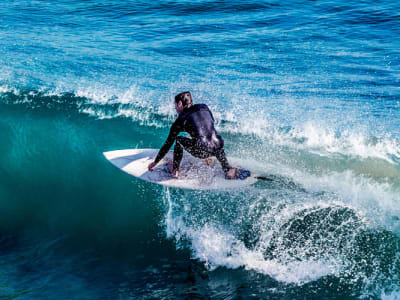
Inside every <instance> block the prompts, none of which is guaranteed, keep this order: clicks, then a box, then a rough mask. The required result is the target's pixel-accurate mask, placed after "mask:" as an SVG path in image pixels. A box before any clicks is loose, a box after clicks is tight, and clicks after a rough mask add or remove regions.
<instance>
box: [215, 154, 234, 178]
mask: <svg viewBox="0 0 400 300" xmlns="http://www.w3.org/2000/svg"><path fill="white" fill-rule="evenodd" d="M215 157H216V158H217V159H218V161H219V162H220V163H221V166H222V170H224V173H226V172H228V171H229V170H230V169H231V168H232V167H231V166H230V164H229V163H228V159H227V158H226V155H225V151H224V148H221V149H219V150H217V151H216V152H215Z"/></svg>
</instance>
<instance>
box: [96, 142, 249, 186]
mask: <svg viewBox="0 0 400 300" xmlns="http://www.w3.org/2000/svg"><path fill="white" fill-rule="evenodd" d="M157 153H158V149H126V150H116V151H109V152H104V153H103V154H104V156H105V157H106V158H107V159H108V160H109V161H110V162H111V163H112V164H113V165H114V166H116V167H117V168H119V169H121V170H123V171H124V172H126V173H128V174H130V175H133V176H135V177H137V178H140V179H142V180H145V181H149V182H153V183H157V184H161V185H164V186H169V187H176V188H182V189H192V190H212V189H230V188H238V187H243V186H247V185H250V184H253V183H255V182H256V181H257V179H255V178H253V177H248V178H246V179H244V180H228V179H225V175H224V172H223V171H222V168H221V165H220V163H219V162H218V161H217V160H216V159H215V158H213V162H212V163H211V164H210V165H208V164H206V163H205V161H204V160H203V159H198V158H195V157H193V156H191V155H190V154H188V153H186V152H184V154H183V159H182V163H181V165H180V168H179V178H173V177H172V175H171V174H170V172H169V171H168V162H169V161H172V155H173V152H172V151H169V152H168V154H167V155H166V156H165V157H164V158H163V159H162V160H161V161H160V162H159V164H158V165H157V166H156V167H155V168H154V170H153V172H150V171H149V170H148V169H147V166H148V165H149V164H150V163H151V162H152V161H154V158H155V157H156V155H157ZM229 163H230V164H231V165H233V166H235V167H238V166H239V167H240V159H238V158H232V157H230V158H229Z"/></svg>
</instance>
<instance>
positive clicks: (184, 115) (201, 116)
mask: <svg viewBox="0 0 400 300" xmlns="http://www.w3.org/2000/svg"><path fill="white" fill-rule="evenodd" d="M180 132H187V133H189V134H190V136H191V139H190V138H186V137H182V136H178V134H179V133H180ZM174 141H176V144H175V148H174V163H173V170H174V171H177V170H179V165H180V163H181V161H182V156H183V149H185V150H186V151H187V152H189V153H190V154H191V155H193V156H195V157H198V158H207V157H210V156H215V157H216V158H217V159H218V161H219V162H220V163H221V166H222V169H223V170H224V172H225V173H226V172H228V171H229V169H230V168H231V166H230V165H229V163H228V160H227V159H226V156H225V152H224V148H223V147H224V140H223V139H222V137H221V136H219V135H218V134H217V132H216V130H215V127H214V117H213V115H212V113H211V111H210V109H209V108H208V106H207V105H205V104H195V105H192V106H190V107H187V108H185V109H184V110H183V111H182V112H181V113H180V114H179V116H178V118H177V119H176V121H175V122H174V124H172V127H171V130H170V132H169V135H168V138H167V140H166V142H165V144H164V145H163V146H162V147H161V149H160V151H159V152H158V154H157V157H156V159H155V163H158V162H159V161H160V160H161V159H163V157H164V156H165V155H166V154H167V153H168V150H169V149H170V148H171V146H172V144H173V143H174Z"/></svg>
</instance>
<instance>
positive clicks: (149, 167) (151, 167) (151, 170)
mask: <svg viewBox="0 0 400 300" xmlns="http://www.w3.org/2000/svg"><path fill="white" fill-rule="evenodd" d="M155 166H156V163H155V162H154V161H153V162H152V163H151V164H149V166H148V167H147V168H148V169H149V171H150V172H153V169H154V167H155Z"/></svg>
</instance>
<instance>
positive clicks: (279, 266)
mask: <svg viewBox="0 0 400 300" xmlns="http://www.w3.org/2000/svg"><path fill="white" fill-rule="evenodd" d="M166 198H167V203H168V206H169V209H168V212H167V215H166V220H165V223H166V231H167V236H168V237H175V239H176V240H177V242H178V243H179V242H180V241H181V240H182V239H185V240H188V241H189V242H190V244H191V249H192V252H193V256H194V257H195V258H197V259H199V260H200V261H202V262H204V263H205V265H206V266H207V267H208V268H209V269H210V270H214V269H215V268H217V267H221V266H222V267H226V268H231V269H236V268H241V267H243V268H245V269H247V270H254V271H256V272H259V273H262V274H265V275H269V276H271V277H273V278H275V279H276V280H279V281H281V282H284V283H295V284H298V285H301V284H304V283H307V282H310V281H314V280H317V279H319V278H321V277H324V276H327V275H333V274H338V272H340V270H341V269H342V266H341V264H340V263H338V261H336V259H337V258H334V257H331V258H329V257H324V258H319V259H303V260H301V261H297V260H291V261H285V262H282V261H279V260H278V259H271V260H269V259H266V258H265V257H264V254H263V252H264V250H265V248H263V249H261V248H259V249H254V250H253V249H252V250H250V249H248V248H246V246H245V245H244V243H243V242H242V241H240V240H239V239H237V238H236V237H235V235H234V234H233V233H232V232H230V231H229V229H227V228H225V227H224V226H221V225H216V224H210V223H206V224H205V225H202V226H200V227H198V228H195V227H193V226H188V225H186V224H185V222H184V221H183V219H184V218H183V216H181V215H179V213H178V208H177V206H176V205H175V204H174V203H173V201H172V200H171V196H170V193H169V190H167V191H166ZM290 215H291V214H290ZM286 217H289V216H288V215H287V216H286Z"/></svg>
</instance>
